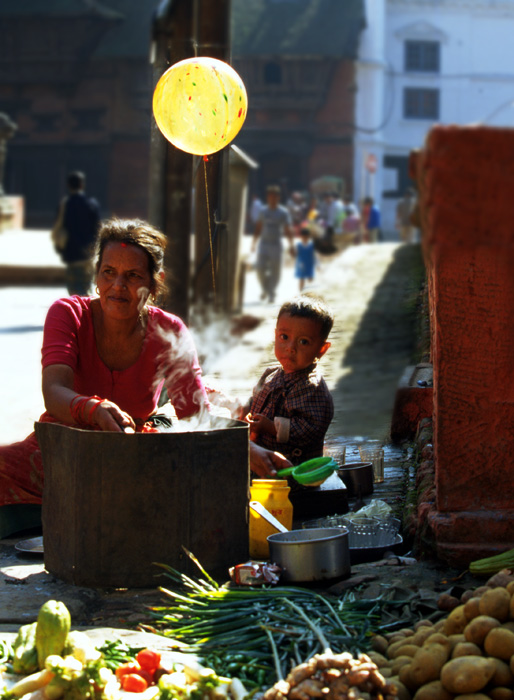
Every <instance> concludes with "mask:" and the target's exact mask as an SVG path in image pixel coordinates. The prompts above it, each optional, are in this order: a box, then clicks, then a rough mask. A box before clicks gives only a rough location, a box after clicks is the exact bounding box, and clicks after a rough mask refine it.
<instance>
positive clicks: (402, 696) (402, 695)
mask: <svg viewBox="0 0 514 700" xmlns="http://www.w3.org/2000/svg"><path fill="white" fill-rule="evenodd" d="M389 682H390V683H392V684H393V685H394V687H395V688H396V693H397V695H398V700H411V695H410V692H409V691H408V690H407V688H406V687H405V686H404V685H403V683H402V682H401V680H400V679H399V678H398V676H393V677H392V678H390V679H389Z"/></svg>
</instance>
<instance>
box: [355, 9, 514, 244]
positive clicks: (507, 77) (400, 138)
mask: <svg viewBox="0 0 514 700" xmlns="http://www.w3.org/2000/svg"><path fill="white" fill-rule="evenodd" d="M366 15H367V17H368V18H369V19H368V26H367V28H366V29H365V30H364V32H363V33H362V34H361V43H360V46H359V59H358V64H357V84H358V92H357V104H356V136H355V163H354V179H355V183H356V193H357V196H358V198H362V197H363V196H364V195H366V194H371V196H374V197H375V198H376V200H377V202H378V204H379V206H380V208H381V210H382V225H383V229H384V231H385V232H388V233H392V232H394V230H395V210H396V204H397V202H398V201H399V199H400V198H401V197H402V196H403V194H404V192H405V189H406V188H407V187H408V186H410V185H412V182H411V181H410V179H409V176H408V158H409V153H410V152H411V150H413V149H417V148H421V147H422V146H423V143H424V140H425V136H426V134H427V132H428V130H429V129H430V127H431V126H432V125H433V124H436V123H442V124H470V123H486V124H489V125H491V126H514V69H513V68H512V63H511V62H510V61H509V60H506V57H507V56H509V55H510V52H511V47H510V44H511V42H512V37H511V35H512V26H513V20H514V0H494V1H493V0H366ZM370 154H372V155H374V156H375V158H376V161H377V169H376V172H375V173H374V174H373V173H370V172H369V171H368V170H367V169H366V167H365V165H366V162H367V159H368V158H369V155H370Z"/></svg>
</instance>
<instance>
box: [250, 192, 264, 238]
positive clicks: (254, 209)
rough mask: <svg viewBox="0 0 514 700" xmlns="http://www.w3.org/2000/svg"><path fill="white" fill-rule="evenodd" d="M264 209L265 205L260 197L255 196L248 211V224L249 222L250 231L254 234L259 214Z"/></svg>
mask: <svg viewBox="0 0 514 700" xmlns="http://www.w3.org/2000/svg"><path fill="white" fill-rule="evenodd" d="M262 207H263V204H262V201H261V200H260V198H259V195H257V194H254V195H253V197H252V202H251V204H250V207H249V209H248V222H249V228H250V231H251V232H252V233H253V232H254V231H255V224H256V223H257V221H258V220H259V214H260V213H261V209H262Z"/></svg>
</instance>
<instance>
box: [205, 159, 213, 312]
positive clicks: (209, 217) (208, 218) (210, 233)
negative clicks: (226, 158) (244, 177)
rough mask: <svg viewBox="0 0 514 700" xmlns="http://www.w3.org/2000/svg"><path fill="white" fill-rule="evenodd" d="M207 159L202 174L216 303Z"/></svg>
mask: <svg viewBox="0 0 514 700" xmlns="http://www.w3.org/2000/svg"><path fill="white" fill-rule="evenodd" d="M206 161H207V158H206V157H205V156H204V159H203V174H204V178H205V201H206V202H207V226H208V228H209V246H210V249H211V269H212V289H213V291H214V301H216V278H215V276H214V251H213V249H212V232H211V215H210V209H209V191H208V188H207V166H206V165H205V163H206Z"/></svg>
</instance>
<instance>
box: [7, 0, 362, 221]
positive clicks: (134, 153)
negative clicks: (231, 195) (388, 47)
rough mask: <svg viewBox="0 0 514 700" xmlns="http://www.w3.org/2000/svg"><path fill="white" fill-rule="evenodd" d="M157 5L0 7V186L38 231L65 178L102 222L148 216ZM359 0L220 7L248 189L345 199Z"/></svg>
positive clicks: (118, 1) (27, 0)
mask: <svg viewBox="0 0 514 700" xmlns="http://www.w3.org/2000/svg"><path fill="white" fill-rule="evenodd" d="M158 4H159V3H158V0H145V1H144V2H142V1H141V0H45V2H41V0H23V2H20V0H2V2H1V3H0V111H1V112H6V113H7V114H8V115H9V116H10V117H11V119H13V120H14V121H15V122H16V123H17V125H18V130H17V132H16V135H15V137H14V138H13V139H12V140H11V141H10V142H9V151H8V158H7V167H6V175H5V189H6V191H7V193H8V194H19V195H23V196H24V198H25V212H26V225H27V226H33V227H39V226H48V225H49V224H51V222H52V220H53V218H54V216H55V212H56V207H57V202H58V200H59V199H60V197H61V196H62V194H63V193H64V190H65V177H66V174H67V172H68V171H70V170H74V169H80V170H83V171H84V172H85V173H86V175H87V189H88V192H89V193H90V194H92V195H94V196H96V197H97V198H98V199H99V201H100V203H101V205H102V209H103V213H104V214H116V215H119V216H142V217H146V216H147V214H148V165H149V150H150V149H149V146H150V140H151V138H152V135H153V133H154V130H155V128H156V127H155V126H154V125H153V121H152V115H151V93H152V72H151V65H150V43H151V38H150V37H151V26H152V16H153V12H154V9H155V8H156V7H157V5H158ZM364 22H365V18H364V2H363V0H344V1H343V0H232V54H233V59H232V64H233V65H234V67H235V68H236V70H238V72H239V73H240V74H241V76H242V78H243V80H244V82H245V84H246V87H247V90H248V96H249V113H248V117H247V121H246V123H245V126H244V127H243V130H242V131H241V133H240V134H239V136H238V137H237V139H236V143H237V145H238V146H240V147H241V148H242V149H243V150H244V151H246V152H247V153H248V154H249V155H250V156H251V157H252V158H254V159H255V160H257V161H258V162H259V164H260V168H259V169H258V170H257V171H256V173H255V175H254V178H255V180H254V182H252V187H253V189H254V190H256V191H260V192H262V190H263V188H264V186H265V184H267V183H268V182H270V181H274V182H277V181H279V182H281V183H282V184H283V186H284V188H285V189H286V190H288V191H290V190H293V189H307V188H308V186H309V183H310V181H312V180H313V179H315V178H317V177H319V176H323V175H328V176H335V177H340V178H343V179H344V180H345V182H346V183H347V188H349V189H351V181H352V170H353V149H352V136H353V133H352V127H351V125H352V123H353V115H354V95H355V79H354V61H355V57H356V52H357V45H358V39H359V33H360V31H361V29H362V28H363V27H364Z"/></svg>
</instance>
